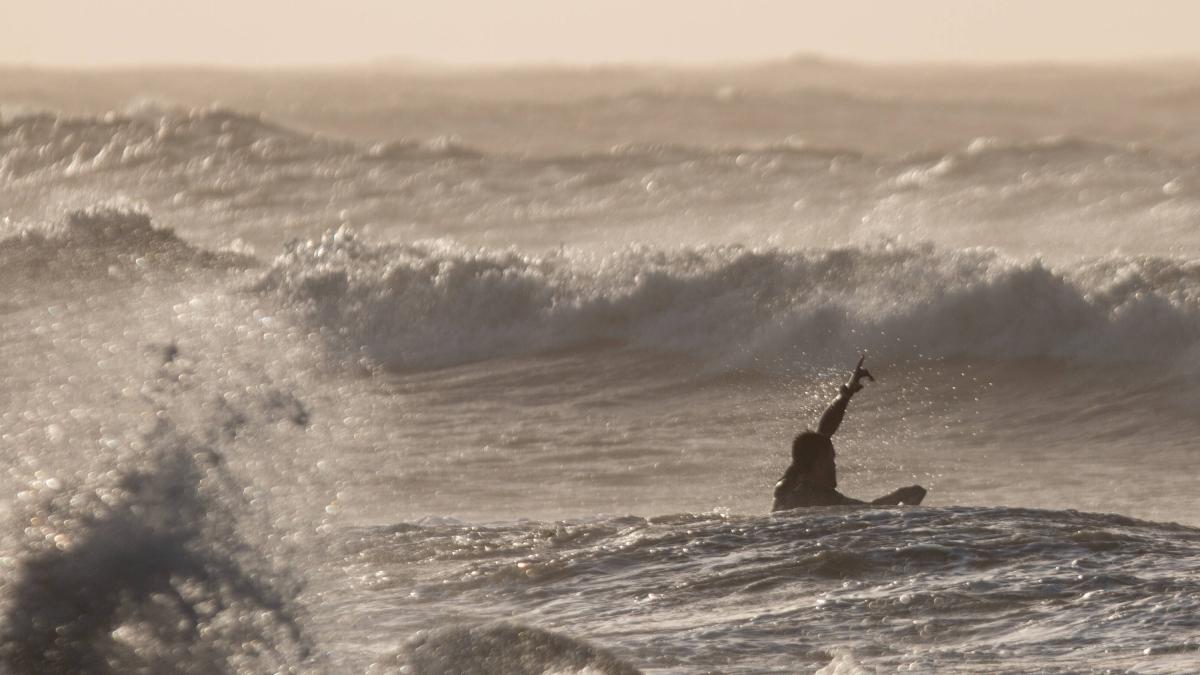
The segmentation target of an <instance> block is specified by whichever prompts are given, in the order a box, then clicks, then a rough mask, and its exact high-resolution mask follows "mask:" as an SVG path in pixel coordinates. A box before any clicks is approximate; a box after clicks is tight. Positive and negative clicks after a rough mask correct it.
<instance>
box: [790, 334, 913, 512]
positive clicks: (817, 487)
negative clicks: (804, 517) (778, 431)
mask: <svg viewBox="0 0 1200 675" xmlns="http://www.w3.org/2000/svg"><path fill="white" fill-rule="evenodd" d="M865 359H866V357H865V356H864V357H862V358H860V359H859V360H858V365H857V366H855V367H854V372H853V373H852V374H851V375H850V379H849V380H847V381H846V384H843V385H842V386H841V389H840V390H839V391H838V395H837V398H835V399H833V402H832V403H830V404H829V408H828V409H826V410H825V413H824V414H823V415H821V421H820V422H819V423H818V424H817V430H816V431H810V430H805V431H803V432H802V433H800V434H799V435H797V436H796V438H795V440H793V441H792V464H791V466H789V467H788V468H787V471H785V472H784V474H783V478H780V479H779V482H778V483H776V484H775V503H774V505H772V506H771V510H772V511H783V510H786V509H794V508H798V507H801V506H842V505H848V504H878V505H895V504H920V503H921V500H922V499H924V498H925V488H923V487H921V486H920V485H913V486H910V487H906V488H900V489H899V490H896V491H895V492H893V493H891V494H888V495H884V496H882V497H880V498H879V499H876V500H873V501H871V502H862V501H859V500H857V499H851V498H850V497H847V496H846V495H844V494H842V493H840V492H838V491H837V489H836V488H837V467H836V466H835V465H834V461H833V460H834V456H835V453H834V450H833V441H831V440H830V437H832V436H833V434H834V432H836V431H837V430H838V427H840V426H841V425H842V418H843V417H845V415H846V406H847V405H849V404H850V398H851V397H852V396H854V395H855V394H857V393H858V392H859V391H861V390H862V388H863V385H862V382H861V380H862V379H863V378H866V379H868V380H870V381H872V382H874V381H875V378H874V377H872V376H871V373H869V372H867V369H866V368H863V360H865Z"/></svg>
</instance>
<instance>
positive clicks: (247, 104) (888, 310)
mask: <svg viewBox="0 0 1200 675" xmlns="http://www.w3.org/2000/svg"><path fill="white" fill-rule="evenodd" d="M1137 75H1138V78H1137V79H1138V81H1139V82H1140V84H1138V85H1137V86H1140V87H1142V89H1140V90H1139V89H1136V88H1131V89H1129V90H1128V91H1129V92H1130V93H1129V95H1130V96H1131V97H1133V98H1134V99H1136V100H1134V102H1133V103H1130V102H1128V101H1123V102H1121V101H1116V102H1115V101H1113V100H1111V97H1107V96H1106V95H1105V91H1104V87H1102V86H1098V85H1096V84H1095V78H1096V74H1095V72H1093V71H1089V70H1082V69H1081V70H1080V71H1079V72H1073V71H1070V70H1069V69H1067V70H1064V71H1062V72H1058V73H1057V74H1056V75H1054V77H1060V78H1062V82H1061V83H1059V84H1061V86H1054V87H1042V86H1041V85H1040V84H1039V85H1038V86H1033V85H1028V86H1026V85H1024V84H1021V83H1022V82H1024V81H1025V80H1024V79H1023V78H1026V77H1027V76H1028V73H1024V74H1023V73H1016V74H1014V73H1009V72H1007V71H996V72H993V73H991V74H990V75H989V77H990V78H991V79H990V80H989V83H990V84H988V85H987V86H984V85H978V87H977V88H976V89H972V88H971V87H972V86H976V85H974V84H972V82H974V81H975V80H977V79H978V78H979V77H980V76H979V74H978V73H966V74H958V75H955V74H954V73H953V72H950V73H949V74H947V72H943V71H937V72H933V73H927V72H921V73H911V72H899V73H896V72H892V73H888V72H874V71H869V70H862V69H860V70H855V69H850V70H846V69H844V68H840V67H838V66H836V65H831V64H813V63H807V62H804V63H792V64H783V65H776V66H772V67H763V68H762V69H759V70H733V71H722V72H718V73H700V72H684V73H670V72H668V73H665V74H664V73H651V74H647V73H645V72H641V71H636V70H634V71H629V72H624V71H620V70H615V71H613V72H605V71H601V72H568V73H557V72H555V71H553V70H550V71H546V72H541V71H531V72H523V71H517V72H512V73H505V72H500V73H483V74H479V73H453V72H451V73H435V74H429V73H405V72H400V73H396V72H386V73H380V72H352V73H343V74H341V75H337V76H335V75H333V74H329V73H317V74H309V75H305V74H302V73H287V72H279V73H258V74H254V73H244V74H243V73H236V72H227V73H207V74H203V77H200V76H198V75H197V74H195V73H190V74H189V73H166V74H163V73H157V74H156V73H146V74H137V73H121V72H117V73H103V72H95V73H83V74H71V73H55V72H34V71H21V70H11V69H10V70H4V71H2V77H0V80H2V81H0V94H2V95H3V99H2V100H0V288H3V293H2V295H0V457H3V462H4V465H3V468H4V471H2V472H0V480H2V481H3V488H4V489H3V494H5V495H6V497H5V498H4V499H3V501H2V502H0V522H2V523H3V526H2V527H0V664H3V665H2V670H3V672H11V673H14V674H15V673H81V672H85V673H273V672H281V673H282V672H297V673H301V672H302V673H310V672H311V673H362V672H367V673H374V674H383V673H410V674H411V673H539V674H540V673H637V672H644V673H768V672H781V673H782V672H788V673H790V672H821V673H874V672H892V671H908V672H975V673H997V672H1014V673H1016V672H1054V673H1083V672H1096V673H1100V672H1104V673H1124V672H1138V673H1191V672H1197V671H1200V618H1197V617H1198V616H1200V517H1198V516H1197V515H1196V514H1197V509H1196V507H1197V505H1198V502H1197V497H1196V490H1195V479H1196V475H1197V471H1198V470H1200V448H1198V447H1197V441H1196V439H1197V438H1198V437H1200V416H1198V415H1197V414H1196V411H1197V410H1198V409H1200V228H1197V223H1198V222H1200V169H1198V168H1197V167H1198V166H1200V164H1198V163H1197V161H1196V160H1197V158H1198V157H1200V145H1197V144H1200V138H1197V137H1195V133H1194V131H1193V130H1192V129H1191V126H1190V122H1189V120H1191V119H1194V116H1193V114H1192V113H1194V112H1196V111H1195V110H1194V108H1196V107H1197V105H1198V104H1196V103H1195V100H1194V99H1195V96H1194V95H1193V94H1191V93H1189V92H1191V91H1192V90H1191V89H1189V88H1188V87H1189V86H1194V85H1192V84H1191V83H1192V82H1194V81H1195V78H1194V77H1193V71H1191V70H1188V71H1186V72H1184V73H1183V74H1182V75H1181V74H1180V73H1179V72H1177V71H1170V72H1164V73H1156V74H1155V77H1156V78H1157V79H1153V78H1151V79H1149V80H1147V78H1146V77H1141V76H1142V75H1144V74H1137ZM189 77H191V78H195V79H196V83H195V84H190V85H189V84H180V83H181V82H184V83H186V82H187V81H188V78H189ZM1111 77H1112V78H1114V81H1121V78H1128V77H1131V75H1130V74H1129V73H1127V72H1124V71H1121V72H1114V73H1112V74H1111ZM156 78H157V79H156ZM955 78H958V79H955ZM1038 82H1041V81H1040V80H1039V81H1038ZM1043 84H1044V83H1043ZM768 85H769V86H768ZM188 87H191V88H188ZM1130 87H1134V85H1132V84H1131V85H1130ZM268 90H269V91H270V92H271V94H270V95H269V96H268V95H266V94H263V93H261V92H263V91H268ZM871 91H873V92H876V93H875V94H874V95H872V94H869V93H864V92H871ZM1139 97H1140V98H1139ZM1122 106H1127V107H1122ZM1139 106H1141V108H1144V110H1145V111H1147V114H1146V115H1144V116H1139V117H1136V118H1135V117H1132V116H1131V115H1132V113H1131V112H1130V111H1131V110H1137V109H1139ZM1082 110H1087V111H1089V112H1088V113H1087V114H1083V113H1081V112H1080V111H1082ZM673 121H674V123H673ZM685 122H686V123H685ZM889 130H890V131H891V132H892V133H888V132H889ZM863 353H865V354H866V355H867V360H868V361H867V363H868V365H869V367H870V368H871V371H872V372H873V373H874V374H875V376H876V377H877V379H878V381H877V382H876V383H874V384H871V385H868V387H867V388H866V390H864V391H863V392H861V393H860V394H859V395H857V396H856V397H855V399H854V401H853V402H852V403H851V406H850V410H849V413H848V416H847V418H846V421H845V423H844V425H843V427H842V429H841V431H839V433H838V435H837V436H836V437H835V439H834V441H835V445H836V447H837V453H838V466H839V479H840V480H839V483H840V489H841V490H842V491H844V492H846V493H847V494H849V495H851V496H854V497H858V498H864V499H870V498H873V497H875V496H878V495H881V494H884V493H886V492H889V491H891V490H892V489H894V488H896V487H899V486H903V485H910V484H914V483H915V484H920V485H923V486H924V487H925V488H927V489H928V490H929V495H928V497H927V498H926V499H925V502H924V504H923V505H922V506H919V507H886V508H868V509H854V508H843V507H828V508H815V509H807V510H805V509H802V510H796V511H792V512H784V513H776V514H770V513H768V511H769V509H770V505H771V489H772V486H773V484H774V482H775V481H776V480H777V479H778V478H779V476H780V475H781V474H782V473H783V470H784V469H785V468H786V466H787V463H788V459H789V454H788V452H789V447H790V442H791V438H792V436H794V435H795V434H796V433H797V432H799V431H801V430H803V429H805V428H806V427H811V426H813V425H815V423H816V419H817V417H818V416H819V415H820V413H821V411H822V410H823V409H824V406H825V405H826V404H827V403H828V401H829V400H830V399H831V398H832V397H833V395H834V394H835V393H836V391H837V387H838V385H839V383H841V382H843V381H844V380H845V377H846V375H847V372H848V370H849V369H850V368H851V367H852V366H853V364H854V362H855V361H856V360H857V358H858V355H859V354H863Z"/></svg>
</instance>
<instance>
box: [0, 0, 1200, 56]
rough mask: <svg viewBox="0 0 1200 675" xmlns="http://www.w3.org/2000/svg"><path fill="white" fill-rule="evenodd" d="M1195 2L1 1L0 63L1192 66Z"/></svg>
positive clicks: (1198, 7)
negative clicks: (791, 61)
mask: <svg viewBox="0 0 1200 675" xmlns="http://www.w3.org/2000/svg"><path fill="white" fill-rule="evenodd" d="M1198 28H1200V1H1196V0H1141V1H1138V2H1132V1H1125V0H1112V1H1107V0H875V1H866V0H828V1H826V2H809V1H807V0H474V1H469V0H0V63H7V64H14V63H19V64H36V65H59V66H61V65H94V66H108V65H129V64H181V63H184V64H214V65H251V66H261V65H303V64H345V63H354V62H364V61H370V60H373V59H378V58H391V57H396V58H407V59H413V60H418V61H429V62H434V63H446V64H454V65H470V64H515V63H564V64H589V63H614V62H662V63H678V64H686V63H705V62H720V61H755V60H762V59H771V58H780V57H784V56H787V55H790V54H795V53H814V54H822V55H826V56H830V57H835V58H848V59H854V60H860V61H872V62H894V61H972V62H986V61H999V62H1012V61H1046V60H1050V61H1092V60H1101V61H1113V60H1125V59H1150V58H1164V57H1167V58H1169V57H1178V56H1182V57H1197V56H1200V45H1198V43H1197V38H1196V31H1197V29H1198Z"/></svg>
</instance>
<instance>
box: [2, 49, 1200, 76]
mask: <svg viewBox="0 0 1200 675" xmlns="http://www.w3.org/2000/svg"><path fill="white" fill-rule="evenodd" d="M801 63H803V64H809V65H814V66H818V65H820V66H828V67H839V66H840V67H853V68H879V69H886V68H961V69H963V70H971V69H989V68H992V69H1003V68H1023V67H1025V68H1027V67H1033V66H1043V67H1044V66H1051V67H1066V68H1089V67H1093V68H1094V67H1122V66H1124V67H1137V66H1143V67H1144V66H1168V65H1196V66H1200V52H1198V53H1182V52H1181V53H1177V54H1171V55H1149V56H1137V57H1121V58H1092V59H1075V58H1061V57H1059V58H1039V57H1030V58H1028V59H1011V60H1010V59H978V60H977V59H962V58H958V59H949V58H947V59H897V60H886V61H885V60H871V59H857V58H850V57H842V56H831V55H828V54H822V53H817V52H795V53H791V54H785V55H782V56H777V57H766V58H757V59H717V60H695V61H692V60H652V59H647V60H637V59H629V60H597V61H587V62H574V61H564V60H555V59H530V60H519V61H498V62H490V63H489V62H456V61H438V60H435V59H426V58H420V57H410V56H405V55H402V54H397V55H383V56H377V57H373V58H370V59H366V60H353V61H322V62H309V63H305V62H279V63H225V62H217V61H159V62H151V61H122V62H113V63H103V64H93V63H74V62H71V63H68V62H63V63H55V62H36V61H0V69H5V70H18V69H22V70H42V71H88V72H104V71H129V70H143V71H145V70H211V71H238V72H255V71H258V72H265V71H321V70H325V71H344V70H394V71H408V72H418V73H419V72H426V73H448V74H449V73H469V72H495V71H545V70H556V71H601V70H675V71H706V70H737V69H746V68H762V67H771V66H786V65H788V64H801Z"/></svg>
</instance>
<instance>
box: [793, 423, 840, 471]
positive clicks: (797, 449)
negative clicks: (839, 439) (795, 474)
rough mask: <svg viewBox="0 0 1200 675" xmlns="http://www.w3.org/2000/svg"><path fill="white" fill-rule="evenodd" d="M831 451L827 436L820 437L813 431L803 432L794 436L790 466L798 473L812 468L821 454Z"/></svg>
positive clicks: (830, 443)
mask: <svg viewBox="0 0 1200 675" xmlns="http://www.w3.org/2000/svg"><path fill="white" fill-rule="evenodd" d="M832 450H833V442H832V441H830V440H829V437H828V436H822V435H821V434H818V433H817V432H815V431H803V432H801V433H799V434H796V438H795V439H794V440H793V441H792V466H791V467H790V468H793V469H796V470H797V471H800V472H806V471H808V470H809V469H811V468H812V466H813V464H814V463H815V462H816V461H817V458H819V457H820V456H821V455H822V454H824V453H826V452H831V451H832Z"/></svg>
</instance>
